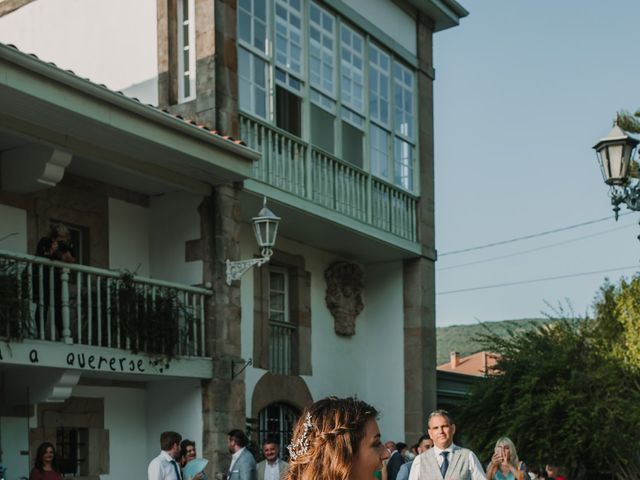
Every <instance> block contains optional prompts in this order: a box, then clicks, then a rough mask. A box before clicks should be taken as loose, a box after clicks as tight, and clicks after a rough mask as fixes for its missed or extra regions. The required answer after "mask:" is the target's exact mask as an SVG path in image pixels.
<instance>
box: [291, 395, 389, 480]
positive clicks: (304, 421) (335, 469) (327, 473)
mask: <svg viewBox="0 0 640 480" xmlns="http://www.w3.org/2000/svg"><path fill="white" fill-rule="evenodd" d="M377 416H378V411H377V410H376V409H375V408H373V407H372V406H371V405H369V404H367V403H365V402H363V401H361V400H357V399H355V398H337V397H327V398H324V399H322V400H318V401H317V402H315V403H314V404H313V405H311V406H310V407H309V408H308V409H307V410H305V411H304V412H302V415H301V416H300V418H299V419H298V422H297V423H296V426H295V429H294V431H293V438H292V441H291V448H290V452H291V458H290V459H289V470H288V472H287V475H286V477H285V480H349V476H350V474H351V466H352V464H353V457H354V455H355V453H356V452H357V451H358V447H359V446H360V442H361V441H362V439H363V438H364V427H365V423H367V421H368V420H371V419H376V417H377Z"/></svg>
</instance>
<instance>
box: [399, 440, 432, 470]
mask: <svg viewBox="0 0 640 480" xmlns="http://www.w3.org/2000/svg"><path fill="white" fill-rule="evenodd" d="M431 447H433V440H431V439H430V438H429V436H428V435H422V436H421V437H420V438H419V439H418V455H420V454H421V453H422V452H426V451H427V450H429V449H430V448H431ZM413 460H415V459H413ZM413 460H409V461H408V462H406V463H405V464H404V465H402V466H401V467H400V471H399V472H398V476H397V477H396V480H408V479H409V472H410V471H411V465H413Z"/></svg>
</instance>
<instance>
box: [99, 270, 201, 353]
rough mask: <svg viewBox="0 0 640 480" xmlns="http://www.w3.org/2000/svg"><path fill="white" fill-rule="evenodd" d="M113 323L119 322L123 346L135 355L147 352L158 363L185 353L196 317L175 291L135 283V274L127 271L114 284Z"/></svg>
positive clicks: (112, 290) (112, 288) (112, 293)
mask: <svg viewBox="0 0 640 480" xmlns="http://www.w3.org/2000/svg"><path fill="white" fill-rule="evenodd" d="M110 294H111V296H112V302H111V305H112V307H111V308H112V310H115V311H113V312H112V313H113V314H112V315H111V318H112V321H114V322H118V324H119V330H120V335H121V338H120V344H126V342H127V340H128V342H129V343H128V345H129V349H130V350H131V351H132V352H133V353H138V352H144V353H147V354H149V355H150V356H151V357H153V358H154V359H155V360H157V361H158V362H160V361H167V362H168V361H170V360H172V359H173V358H175V357H176V356H177V355H178V353H179V351H180V350H179V348H180V346H182V347H183V351H184V350H185V347H186V345H184V344H183V343H181V342H184V341H185V340H186V338H187V326H188V325H191V324H192V323H193V314H192V312H191V311H190V309H189V308H188V307H187V306H186V305H185V304H184V303H183V302H182V301H181V299H180V298H179V294H178V292H177V291H176V290H175V289H172V288H167V287H162V288H160V287H157V288H156V291H155V292H154V293H153V294H152V293H151V292H150V290H149V288H147V287H145V286H144V285H142V284H140V283H136V282H135V280H134V274H133V273H131V272H124V273H123V274H122V275H121V277H120V278H119V279H118V280H117V281H116V282H114V283H113V284H112V287H111V292H110Z"/></svg>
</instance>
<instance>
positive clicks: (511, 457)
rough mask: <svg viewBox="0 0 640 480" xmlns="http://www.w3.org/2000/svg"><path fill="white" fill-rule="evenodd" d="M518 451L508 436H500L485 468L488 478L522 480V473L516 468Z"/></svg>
mask: <svg viewBox="0 0 640 480" xmlns="http://www.w3.org/2000/svg"><path fill="white" fill-rule="evenodd" d="M519 464H520V462H519V461H518V452H517V451H516V446H515V445H514V444H513V442H512V441H511V439H510V438H508V437H502V438H500V439H498V441H497V442H496V448H495V450H494V452H493V456H492V457H491V463H490V464H489V467H488V468H487V479H488V480H523V479H524V473H523V472H521V471H520V470H519V469H518V465H519Z"/></svg>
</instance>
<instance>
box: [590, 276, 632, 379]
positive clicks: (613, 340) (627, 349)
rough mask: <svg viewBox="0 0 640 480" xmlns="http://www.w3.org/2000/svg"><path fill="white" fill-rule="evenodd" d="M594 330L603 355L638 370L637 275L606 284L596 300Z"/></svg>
mask: <svg viewBox="0 0 640 480" xmlns="http://www.w3.org/2000/svg"><path fill="white" fill-rule="evenodd" d="M595 312H596V319H597V322H596V329H597V333H598V334H599V335H598V338H599V339H600V348H602V349H603V353H604V354H609V355H611V356H612V357H613V358H615V359H617V360H619V361H621V362H623V363H624V364H625V365H627V366H628V367H629V368H631V369H633V370H636V371H640V276H639V275H635V276H634V277H632V278H631V280H626V279H624V278H623V279H622V280H621V281H620V284H619V285H618V286H617V287H616V286H614V285H612V284H610V283H609V282H608V281H607V282H605V284H604V286H603V287H601V288H600V293H599V295H598V296H597V297H596V301H595Z"/></svg>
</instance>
